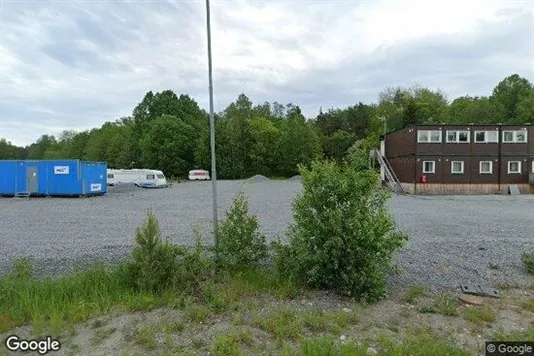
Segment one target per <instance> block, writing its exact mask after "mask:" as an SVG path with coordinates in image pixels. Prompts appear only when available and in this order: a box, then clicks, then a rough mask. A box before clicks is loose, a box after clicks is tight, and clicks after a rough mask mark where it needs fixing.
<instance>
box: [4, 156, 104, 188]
mask: <svg viewBox="0 0 534 356" xmlns="http://www.w3.org/2000/svg"><path fill="white" fill-rule="evenodd" d="M106 192H107V165H106V164H105V163H100V162H84V161H80V160H41V161H29V160H28V161H2V160H0V195H8V196H14V195H30V196H80V195H102V194H105V193H106Z"/></svg>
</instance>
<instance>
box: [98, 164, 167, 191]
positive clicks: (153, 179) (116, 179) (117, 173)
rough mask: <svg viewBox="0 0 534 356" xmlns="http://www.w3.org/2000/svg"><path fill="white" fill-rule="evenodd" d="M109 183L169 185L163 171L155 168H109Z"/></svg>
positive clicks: (151, 185)
mask: <svg viewBox="0 0 534 356" xmlns="http://www.w3.org/2000/svg"><path fill="white" fill-rule="evenodd" d="M107 173H108V185H112V186H113V185H116V184H120V183H126V184H128V183H133V184H135V185H136V186H137V187H143V188H161V187H166V186H167V178H165V175H164V174H163V172H162V171H157V170H154V169H108V172H107Z"/></svg>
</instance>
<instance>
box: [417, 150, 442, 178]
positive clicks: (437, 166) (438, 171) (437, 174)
mask: <svg viewBox="0 0 534 356" xmlns="http://www.w3.org/2000/svg"><path fill="white" fill-rule="evenodd" d="M426 161H431V162H432V161H433V162H434V173H423V165H424V162H426ZM423 176H426V179H427V183H440V182H441V180H442V177H443V165H442V163H441V157H440V156H425V157H418V158H417V168H416V182H421V180H422V177H423Z"/></svg>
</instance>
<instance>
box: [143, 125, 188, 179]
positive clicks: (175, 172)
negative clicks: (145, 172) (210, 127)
mask: <svg viewBox="0 0 534 356" xmlns="http://www.w3.org/2000/svg"><path fill="white" fill-rule="evenodd" d="M194 131H195V129H194V127H192V126H191V125H188V124H186V123H185V122H184V121H183V120H181V119H179V118H177V117H175V116H171V115H163V116H161V117H160V118H157V119H155V120H152V121H151V122H150V124H149V126H148V129H147V131H146V133H145V134H144V136H143V137H142V139H141V141H140V143H139V147H140V148H141V150H142V161H143V162H144V163H145V164H147V165H149V166H150V167H151V168H154V169H159V170H162V171H163V172H164V173H165V174H166V175H168V176H174V177H180V176H182V177H183V176H185V175H186V174H187V172H188V171H189V170H190V169H192V168H193V163H192V162H193V159H192V157H193V154H194V149H195V142H194V141H192V140H191V139H190V138H191V137H192V136H194V134H195V132H194Z"/></svg>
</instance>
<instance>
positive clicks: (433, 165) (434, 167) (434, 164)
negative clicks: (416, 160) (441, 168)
mask: <svg viewBox="0 0 534 356" xmlns="http://www.w3.org/2000/svg"><path fill="white" fill-rule="evenodd" d="M426 163H432V171H431V172H430V171H426V170H425V168H426V167H425V164H426ZM423 174H436V161H423Z"/></svg>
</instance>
